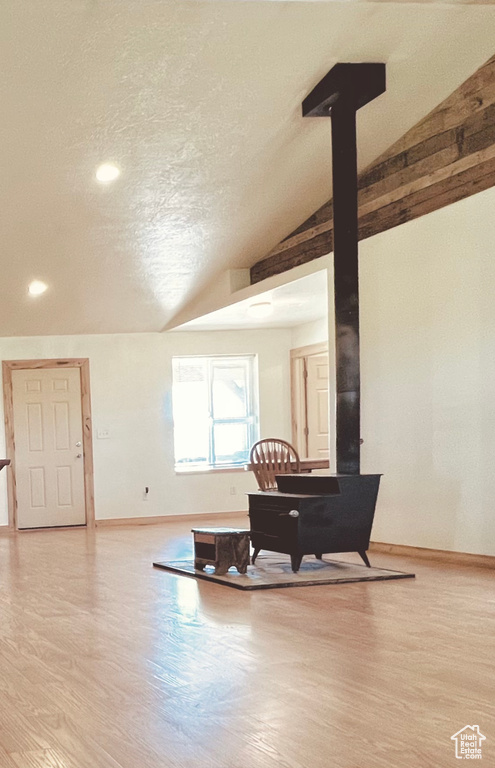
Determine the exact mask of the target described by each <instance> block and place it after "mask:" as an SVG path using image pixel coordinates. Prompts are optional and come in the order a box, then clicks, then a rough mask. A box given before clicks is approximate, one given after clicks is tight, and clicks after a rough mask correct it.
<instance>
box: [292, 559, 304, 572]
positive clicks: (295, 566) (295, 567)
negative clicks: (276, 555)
mask: <svg viewBox="0 0 495 768" xmlns="http://www.w3.org/2000/svg"><path fill="white" fill-rule="evenodd" d="M301 561H302V555H291V556H290V563H291V565H292V570H293V571H294V573H297V572H298V570H299V566H300V565H301Z"/></svg>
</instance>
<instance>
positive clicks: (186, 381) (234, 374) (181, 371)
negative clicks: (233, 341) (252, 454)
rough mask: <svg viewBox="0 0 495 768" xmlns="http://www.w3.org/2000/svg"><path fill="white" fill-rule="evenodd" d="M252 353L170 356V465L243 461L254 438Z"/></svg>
mask: <svg viewBox="0 0 495 768" xmlns="http://www.w3.org/2000/svg"><path fill="white" fill-rule="evenodd" d="M255 363H256V357H255V355H243V356H242V357H240V356H236V357H230V356H224V357H174V358H173V360H172V365H173V389H172V398H173V412H174V444H175V467H176V469H178V470H186V469H211V468H221V467H232V466H238V465H242V464H245V463H246V462H247V461H248V460H249V449H250V447H251V445H252V444H253V443H254V442H255V441H256V440H257V436H258V415H257V408H256V398H255V392H254V372H255Z"/></svg>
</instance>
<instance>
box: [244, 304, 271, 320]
mask: <svg viewBox="0 0 495 768" xmlns="http://www.w3.org/2000/svg"><path fill="white" fill-rule="evenodd" d="M272 312H273V305H272V304H271V302H269V301H260V302H258V303H257V304H250V305H249V307H248V308H247V313H248V315H249V316H250V317H255V318H257V319H261V318H262V317H268V315H271V314H272Z"/></svg>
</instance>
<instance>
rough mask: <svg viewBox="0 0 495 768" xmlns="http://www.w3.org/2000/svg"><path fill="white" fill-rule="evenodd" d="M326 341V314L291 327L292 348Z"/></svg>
mask: <svg viewBox="0 0 495 768" xmlns="http://www.w3.org/2000/svg"><path fill="white" fill-rule="evenodd" d="M327 341H328V316H325V317H322V318H320V319H319V320H314V321H313V322H312V323H303V325H296V326H295V328H292V349H298V348H299V347H307V346H309V345H310V344H323V343H325V342H327Z"/></svg>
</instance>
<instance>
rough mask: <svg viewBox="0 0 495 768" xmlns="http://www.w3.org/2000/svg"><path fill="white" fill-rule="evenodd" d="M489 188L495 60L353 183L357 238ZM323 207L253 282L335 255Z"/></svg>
mask: <svg viewBox="0 0 495 768" xmlns="http://www.w3.org/2000/svg"><path fill="white" fill-rule="evenodd" d="M494 185H495V56H493V57H492V58H491V59H490V60H489V61H488V62H487V63H486V64H484V65H483V66H482V67H480V69H478V70H477V71H476V72H475V73H474V74H473V75H472V76H471V77H470V78H469V79H468V80H466V82H464V83H463V84H462V85H461V86H459V88H457V90H456V91H454V93H453V94H451V96H449V97H448V98H447V99H446V100H445V101H444V102H442V104H440V105H439V106H438V107H437V108H436V109H434V110H433V112H431V113H430V114H429V115H427V117H425V118H424V119H423V120H421V122H419V123H418V124H417V125H415V126H414V127H413V128H412V129H411V130H410V131H408V133H406V134H405V135H404V136H403V137H402V138H401V139H399V141H397V142H396V143H395V144H394V145H393V146H392V147H391V148H390V149H389V150H387V152H385V153H384V154H383V155H382V156H381V157H379V158H378V159H377V160H376V161H375V162H374V163H373V164H372V165H371V166H370V167H369V168H367V169H366V170H365V171H364V172H363V173H362V174H361V175H360V177H359V181H358V190H359V192H358V220H359V239H360V240H363V239H365V238H367V237H371V236H372V235H376V234H378V233H379V232H385V231H386V230H387V229H391V228H392V227H396V226H398V225H399V224H404V223H405V222H406V221H411V220H412V219H416V218H418V217H419V216H423V215H424V214H426V213H431V212H432V211H435V210H438V209H439V208H443V207H444V206H446V205H450V204H451V203H454V202H457V201H458V200H462V199H463V198H465V197H468V196H469V195H473V194H476V192H481V191H482V190H484V189H488V188H489V187H492V186H494ZM333 247H334V242H333V203H332V201H329V202H328V203H325V205H323V206H322V207H321V208H320V209H319V210H318V211H316V212H315V213H314V214H313V215H312V216H311V217H310V218H309V219H307V220H306V221H305V222H304V223H303V224H302V225H301V226H300V227H298V228H297V229H296V230H294V231H293V232H292V233H291V234H290V235H289V236H288V237H287V238H285V240H283V241H282V242H281V243H279V245H278V246H277V247H276V248H274V249H273V250H272V251H271V253H270V254H269V255H268V256H267V257H266V258H265V259H263V260H262V261H259V262H257V263H256V264H255V265H254V266H253V267H252V268H251V283H257V282H259V281H260V280H264V279H265V278H267V277H271V276H272V275H276V274H279V273H280V272H285V271H287V270H289V269H292V268H293V267H296V266H299V265H300V264H305V263H306V262H308V261H312V260H313V259H317V258H319V257H320V256H324V255H325V254H327V253H330V252H331V251H332V250H333Z"/></svg>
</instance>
